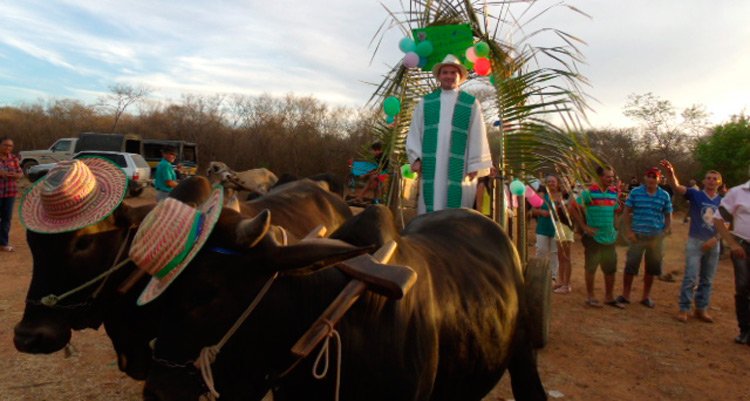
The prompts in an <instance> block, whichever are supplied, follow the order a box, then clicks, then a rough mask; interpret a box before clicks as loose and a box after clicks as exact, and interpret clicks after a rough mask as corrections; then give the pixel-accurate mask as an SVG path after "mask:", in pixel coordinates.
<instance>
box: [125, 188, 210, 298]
mask: <svg viewBox="0 0 750 401" xmlns="http://www.w3.org/2000/svg"><path fill="white" fill-rule="evenodd" d="M223 198H224V191H223V189H222V187H221V186H218V185H217V186H215V187H214V190H213V192H211V195H210V196H209V197H208V200H206V201H205V202H204V203H203V204H202V205H201V206H199V207H198V208H194V207H191V206H189V205H187V204H185V203H182V202H180V201H178V200H177V199H174V198H171V197H170V198H166V199H164V200H163V201H161V202H159V203H158V204H157V205H156V207H154V209H153V210H152V211H151V212H150V213H149V214H148V215H146V217H145V218H144V219H143V222H141V225H140V227H139V228H138V232H136V234H135V238H133V244H132V245H131V247H130V259H131V260H133V262H134V263H135V264H136V265H137V266H138V267H139V268H140V269H141V270H144V271H146V272H147V273H148V274H150V275H151V276H152V278H151V281H150V282H149V283H148V284H147V285H146V288H145V289H144V290H143V292H142V293H141V295H140V296H139V297H138V305H144V304H147V303H149V302H151V301H153V300H154V299H155V298H156V297H158V296H159V295H161V293H162V292H164V290H166V289H167V287H168V286H169V285H170V284H172V282H174V280H175V279H176V278H177V276H178V275H179V274H180V273H182V271H183V270H185V267H186V266H187V265H188V263H190V261H191V260H192V259H193V258H194V257H195V255H196V254H197V253H198V251H200V249H201V247H202V246H203V245H204V244H205V243H206V240H208V236H209V234H211V231H212V230H213V228H214V225H215V224H216V222H217V221H218V220H219V215H220V214H221V208H222V202H223Z"/></svg>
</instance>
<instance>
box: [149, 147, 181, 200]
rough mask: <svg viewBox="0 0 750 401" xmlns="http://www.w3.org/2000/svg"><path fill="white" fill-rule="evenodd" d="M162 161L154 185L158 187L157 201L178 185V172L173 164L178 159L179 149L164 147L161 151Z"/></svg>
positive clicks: (155, 175) (157, 167) (158, 166)
mask: <svg viewBox="0 0 750 401" xmlns="http://www.w3.org/2000/svg"><path fill="white" fill-rule="evenodd" d="M161 157H162V159H161V161H160V162H159V165H157V166H156V173H155V174H154V187H155V188H156V201H157V202H158V201H160V200H162V199H164V198H166V197H167V196H169V193H170V192H172V188H174V187H176V186H177V174H176V173H175V171H174V166H173V165H172V164H173V163H174V161H175V160H176V159H177V150H176V149H174V148H171V147H170V148H164V149H163V150H162V151H161Z"/></svg>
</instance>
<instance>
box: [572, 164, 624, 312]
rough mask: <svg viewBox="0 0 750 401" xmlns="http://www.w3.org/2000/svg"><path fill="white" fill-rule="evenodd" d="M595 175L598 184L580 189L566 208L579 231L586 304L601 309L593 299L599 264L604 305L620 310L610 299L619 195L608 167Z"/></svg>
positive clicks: (600, 304) (619, 306)
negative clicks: (602, 276)
mask: <svg viewBox="0 0 750 401" xmlns="http://www.w3.org/2000/svg"><path fill="white" fill-rule="evenodd" d="M596 173H597V175H599V183H598V184H592V185H591V186H590V187H589V188H588V189H586V190H584V191H583V192H582V193H581V196H580V197H578V198H577V199H576V200H575V201H572V200H571V205H570V206H571V211H572V212H573V213H571V214H572V216H573V218H574V219H575V220H576V223H577V224H578V227H581V228H582V230H583V235H582V236H581V242H582V243H583V248H584V257H585V261H584V269H585V270H586V275H585V278H586V295H587V299H586V305H588V306H591V307H596V308H601V307H602V303H601V302H600V301H599V300H598V299H596V297H595V296H594V276H595V275H596V268H597V267H598V266H599V265H601V267H602V273H604V303H605V304H607V305H611V306H614V307H618V308H622V305H620V304H618V303H617V302H616V301H615V298H614V296H613V289H614V285H615V272H616V271H617V253H616V252H615V241H616V240H617V230H616V229H615V213H617V212H618V211H619V210H620V203H619V200H618V198H619V193H618V191H617V188H616V187H614V186H613V185H612V184H613V183H614V181H615V171H614V170H613V169H612V168H611V167H603V166H599V167H597V169H596ZM582 212H583V213H582ZM584 214H585V217H586V219H585V221H584V219H583V215H584Z"/></svg>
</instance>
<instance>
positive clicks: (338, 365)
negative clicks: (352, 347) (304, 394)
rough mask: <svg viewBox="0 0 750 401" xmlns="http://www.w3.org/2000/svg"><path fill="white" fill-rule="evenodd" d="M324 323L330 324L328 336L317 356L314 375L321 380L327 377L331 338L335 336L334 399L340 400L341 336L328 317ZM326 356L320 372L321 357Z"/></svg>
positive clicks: (313, 368) (313, 369)
mask: <svg viewBox="0 0 750 401" xmlns="http://www.w3.org/2000/svg"><path fill="white" fill-rule="evenodd" d="M324 323H325V324H326V326H328V336H327V338H326V341H325V343H323V346H322V347H321V348H320V352H318V356H317V358H315V363H314V364H313V367H312V375H313V377H314V378H316V379H318V380H321V379H323V378H325V377H326V375H327V374H328V361H329V356H330V343H331V338H333V340H334V341H336V352H337V353H336V393H335V394H334V400H335V401H339V395H340V392H341V336H340V335H339V332H338V331H337V330H336V328H335V327H333V322H331V321H330V320H328V319H326V320H324ZM324 356H325V359H324V360H323V371H322V372H320V373H318V367H319V365H320V361H321V358H323V357H324Z"/></svg>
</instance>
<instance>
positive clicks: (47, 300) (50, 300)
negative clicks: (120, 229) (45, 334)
mask: <svg viewBox="0 0 750 401" xmlns="http://www.w3.org/2000/svg"><path fill="white" fill-rule="evenodd" d="M131 229H132V227H131V228H128V232H127V233H126V235H125V241H123V243H122V244H120V249H119V251H118V252H117V256H116V257H115V260H114V263H115V265H113V266H112V267H110V268H109V269H108V270H107V271H105V272H104V273H102V274H100V275H98V276H96V277H94V278H92V279H91V280H89V281H87V282H85V283H83V284H81V285H79V286H78V287H76V288H73V289H72V290H70V291H67V292H65V293H63V294H62V295H59V296H58V295H55V294H49V295H47V296H45V297H43V298H42V299H41V304H42V305H44V306H49V307H52V306H56V305H57V303H58V302H60V301H62V300H63V299H65V298H67V297H69V296H71V295H73V294H75V293H77V292H78V291H81V290H83V289H84V288H88V287H90V286H91V285H93V284H94V283H96V282H97V281H99V280H101V279H104V278H107V277H109V276H110V275H111V274H112V273H114V272H115V271H117V270H118V269H120V268H121V267H123V266H125V265H126V264H128V262H130V258H125V260H123V261H122V262H120V263H116V262H117V260H118V259H120V256H122V253H123V251H124V250H125V246H126V245H127V243H128V238H130V231H131ZM105 282H106V280H105V281H103V282H102V283H101V284H100V285H99V287H98V288H97V289H96V290H95V291H94V292H93V294H92V296H91V298H96V297H97V296H98V295H99V293H100V292H101V290H102V288H104V283H105Z"/></svg>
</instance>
